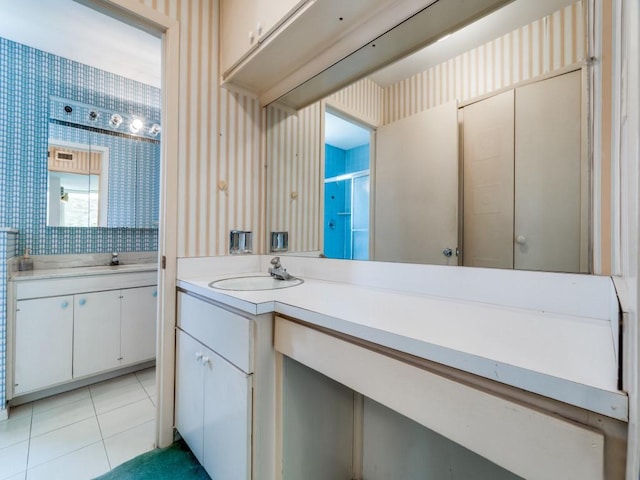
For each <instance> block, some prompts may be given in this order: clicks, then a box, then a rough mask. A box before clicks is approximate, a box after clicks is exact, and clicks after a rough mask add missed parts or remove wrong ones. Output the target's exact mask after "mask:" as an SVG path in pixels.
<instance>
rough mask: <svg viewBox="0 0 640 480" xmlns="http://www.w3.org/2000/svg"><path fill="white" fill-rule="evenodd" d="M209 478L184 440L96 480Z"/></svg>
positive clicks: (190, 479)
mask: <svg viewBox="0 0 640 480" xmlns="http://www.w3.org/2000/svg"><path fill="white" fill-rule="evenodd" d="M147 479H148V480H165V479H166V480H192V479H193V480H210V477H209V475H207V472H205V471H204V468H202V466H201V465H200V464H199V463H198V460H196V457H194V456H193V453H191V451H190V450H189V448H188V447H187V446H186V444H185V443H184V441H183V440H178V441H177V442H175V443H173V445H171V446H170V447H167V448H162V449H156V450H152V451H151V452H147V453H144V454H142V455H139V456H137V457H136V458H133V459H131V460H129V461H128V462H125V463H123V464H122V465H119V466H118V467H116V468H114V469H113V470H111V471H110V472H109V473H105V474H104V475H102V476H100V477H98V478H96V479H95V480H147Z"/></svg>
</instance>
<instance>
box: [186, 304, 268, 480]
mask: <svg viewBox="0 0 640 480" xmlns="http://www.w3.org/2000/svg"><path fill="white" fill-rule="evenodd" d="M262 317H265V316H264V315H263V316H260V315H257V316H251V315H247V314H238V313H236V312H232V311H230V310H228V309H226V308H222V307H221V306H218V305H217V304H214V303H211V302H210V301H208V300H205V299H202V298H199V297H196V296H193V295H190V294H187V293H184V292H179V293H178V332H177V336H176V342H177V343H176V410H175V423H176V428H177V429H178V431H179V432H180V434H181V435H182V437H183V438H184V440H185V442H186V443H187V445H189V448H191V450H192V451H193V453H194V455H195V456H196V458H197V459H198V461H199V462H200V463H201V464H202V465H203V466H204V468H205V470H206V471H207V472H208V473H209V475H210V476H211V478H215V479H216V480H250V479H273V478H274V459H275V452H274V450H273V449H274V441H273V438H274V433H273V432H274V425H275V422H274V411H275V410H274V404H275V403H274V402H275V390H274V352H273V349H272V348H271V345H270V343H271V338H272V337H271V335H272V318H271V316H270V315H267V316H266V317H268V318H262Z"/></svg>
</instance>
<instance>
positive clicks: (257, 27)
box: [256, 22, 262, 36]
mask: <svg viewBox="0 0 640 480" xmlns="http://www.w3.org/2000/svg"><path fill="white" fill-rule="evenodd" d="M256 30H257V31H258V36H260V35H262V23H260V22H258V24H257V25H256Z"/></svg>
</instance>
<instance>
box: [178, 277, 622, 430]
mask: <svg viewBox="0 0 640 480" xmlns="http://www.w3.org/2000/svg"><path fill="white" fill-rule="evenodd" d="M245 275H251V274H235V275H217V276H208V277H207V278H202V277H200V278H189V279H182V280H179V281H178V286H179V287H180V288H182V289H184V290H187V291H191V292H193V293H196V294H198V295H202V296H204V297H206V298H209V299H211V300H215V301H218V302H221V303H223V304H226V305H229V306H231V307H235V308H237V309H240V310H242V311H244V312H247V313H250V314H254V315H256V314H262V313H269V312H275V313H281V314H283V315H288V316H291V317H293V318H297V319H300V320H302V321H305V322H308V323H311V324H314V325H317V326H320V327H325V328H329V329H331V330H334V331H337V332H340V333H344V334H347V335H351V336H354V337H357V338H361V339H363V340H367V341H370V342H373V343H376V344H379V345H383V346H385V347H389V348H392V349H395V350H398V351H402V352H406V353H409V354H411V355H416V356H418V357H421V358H425V359H428V360H432V361H434V362H437V363H441V364H444V365H447V366H451V367H454V368H457V369H460V370H463V371H466V372H470V373H473V374H476V375H479V376H482V377H485V378H489V379H492V380H495V381H498V382H501V383H505V384H507V385H511V386H515V387H518V388H522V389H524V390H527V391H530V392H533V393H537V394H540V395H543V396H546V397H550V398H554V399H557V400H559V401H562V402H565V403H568V404H571V405H576V406H579V407H582V408H585V409H587V410H590V411H594V412H598V413H601V414H603V415H606V416H609V417H613V418H617V419H620V420H627V418H628V402H627V396H626V394H624V393H623V392H619V391H618V390H617V376H618V372H617V363H616V354H615V347H614V341H613V335H612V330H611V326H610V324H609V321H607V320H603V319H599V318H591V317H587V316H577V315H565V314H559V313H550V312H545V311H539V310H533V309H526V308H516V307H507V306H501V305H492V304H487V303H480V302H472V301H465V300H459V299H450V298H442V297H436V296H431V295H424V294H417V293H404V292H398V291H393V290H389V289H382V288H374V287H366V286H357V285H353V284H348V283H339V282H331V281H323V280H316V279H312V278H304V280H305V283H304V284H302V285H299V286H296V287H291V288H284V289H277V290H264V291H228V290H218V289H213V288H210V287H209V286H208V285H209V283H210V282H211V281H214V280H218V279H220V278H228V277H233V276H245ZM253 275H264V274H263V273H255V274H253Z"/></svg>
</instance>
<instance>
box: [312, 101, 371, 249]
mask: <svg viewBox="0 0 640 480" xmlns="http://www.w3.org/2000/svg"><path fill="white" fill-rule="evenodd" d="M324 119H325V120H324V122H325V123H324V127H325V128H324V148H325V166H324V255H325V256H326V257H328V258H343V259H353V260H367V259H368V258H369V202H370V199H369V184H370V182H369V163H370V158H369V152H370V145H369V143H370V136H371V133H370V131H369V129H367V128H364V127H362V126H360V125H358V124H357V123H354V122H352V121H349V120H347V119H344V118H342V117H340V116H338V115H335V114H332V113H330V112H326V113H325V117H324Z"/></svg>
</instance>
